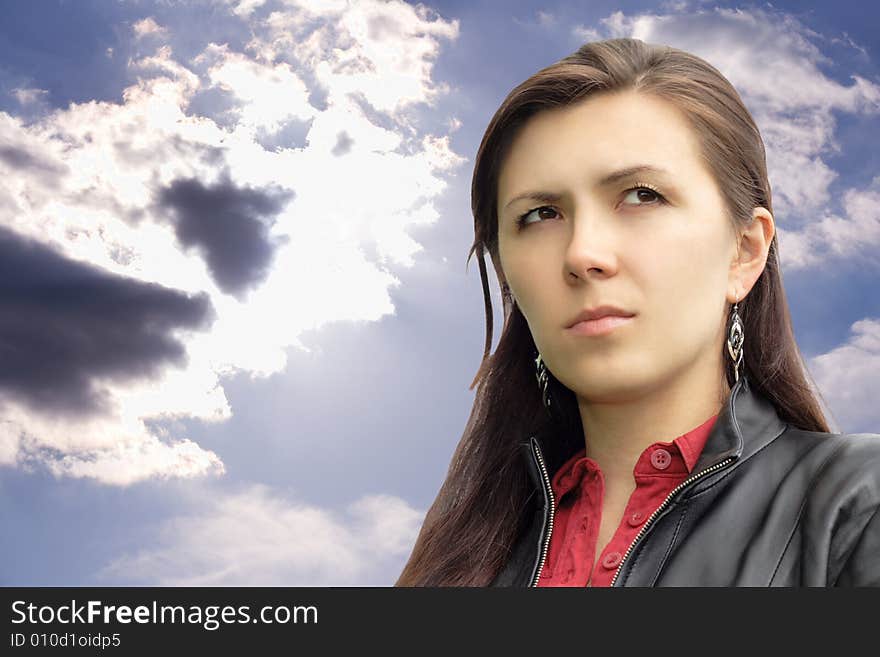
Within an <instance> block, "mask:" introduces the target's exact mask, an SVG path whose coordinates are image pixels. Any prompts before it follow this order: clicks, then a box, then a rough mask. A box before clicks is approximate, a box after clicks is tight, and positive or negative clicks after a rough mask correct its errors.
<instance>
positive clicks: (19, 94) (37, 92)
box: [12, 88, 49, 105]
mask: <svg viewBox="0 0 880 657" xmlns="http://www.w3.org/2000/svg"><path fill="white" fill-rule="evenodd" d="M48 94H49V92H48V90H46V89H23V88H19V89H13V90H12V95H13V96H14V97H15V99H16V100H17V101H18V102H19V103H21V104H22V105H32V104H34V103H38V102H40V101H44V100H45V98H46V96H47V95H48Z"/></svg>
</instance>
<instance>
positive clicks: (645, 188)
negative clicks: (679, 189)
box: [624, 183, 666, 205]
mask: <svg viewBox="0 0 880 657" xmlns="http://www.w3.org/2000/svg"><path fill="white" fill-rule="evenodd" d="M633 192H636V198H639V199H640V200H644V199H642V197H640V196H639V195H638V192H647V193H648V199H647V201H648V202H646V203H634V204H633V203H627V205H651V203H650V200H651V197H654V198H656V199H657V201H658V202H659V203H665V202H666V199H665V198H664V197H663V194H661V193H660V190H659V189H657V188H656V187H654V185H651V184H648V183H639V184H637V185H635V186H633V187H630V188H629V189H627V190H626V196H630V195H631V194H632V193H633ZM624 198H626V197H624Z"/></svg>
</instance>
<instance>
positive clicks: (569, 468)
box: [552, 414, 718, 498]
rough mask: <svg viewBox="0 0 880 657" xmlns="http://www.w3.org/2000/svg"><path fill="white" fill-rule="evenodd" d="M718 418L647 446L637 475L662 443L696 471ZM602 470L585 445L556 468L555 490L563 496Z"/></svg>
mask: <svg viewBox="0 0 880 657" xmlns="http://www.w3.org/2000/svg"><path fill="white" fill-rule="evenodd" d="M717 419H718V415H717V414H715V415H712V417H710V418H709V419H708V420H705V421H704V422H702V423H701V424H700V425H698V426H696V427H694V428H693V429H691V430H690V431H688V432H687V433H684V434H682V435H680V436H678V437H677V438H675V439H674V440H671V441H665V442H661V441H658V442H655V443H653V444H652V445H650V446H648V447H646V448H645V449H644V451H643V452H642V455H641V457H640V458H639V459H638V461H637V463H636V465H635V467H634V468H633V476H635V475H636V474H637V473H638V468H639V464H640V463H643V462H645V461H647V460H649V459H650V454H651V452H653V451H654V450H655V449H656V448H658V447H661V448H664V449H666V450H668V451H669V452H670V453H672V454H673V455H674V457H680V458H681V461H683V462H684V465H685V467H686V468H687V471H688V474H690V473H691V472H693V470H694V466H695V465H696V464H697V459H698V458H699V456H700V454H701V453H702V451H703V446H704V445H705V444H706V439H707V438H708V437H709V433H710V432H711V430H712V427H713V426H714V425H715V421H716V420H717ZM643 470H644V468H643ZM598 472H599V466H598V464H597V463H596V462H595V461H594V460H593V459H591V458H588V457H587V456H586V450H585V449H584V448H583V447H582V448H581V449H580V450H578V451H577V452H575V453H574V454H572V455H571V457H569V459H568V460H567V461H566V462H565V463H563V464H562V466H561V467H560V468H559V469H558V470H557V471H556V474H555V475H553V479H552V485H553V490H554V492H555V493H556V494H557V495H558V496H559V497H560V498H561V497H562V496H563V495H565V494H566V493H567V492H568V491H570V490H571V489H572V488H575V487H576V486H577V485H578V483H579V482H580V480H581V478H582V477H584V476H589V475H594V476H595V475H597V474H598ZM642 474H645V472H642Z"/></svg>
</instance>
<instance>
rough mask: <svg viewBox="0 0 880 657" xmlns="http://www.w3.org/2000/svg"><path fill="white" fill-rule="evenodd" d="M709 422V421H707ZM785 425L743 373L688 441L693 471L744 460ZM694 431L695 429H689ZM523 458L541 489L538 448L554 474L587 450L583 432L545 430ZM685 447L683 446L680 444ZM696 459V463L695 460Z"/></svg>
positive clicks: (524, 446) (530, 441)
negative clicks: (715, 411)
mask: <svg viewBox="0 0 880 657" xmlns="http://www.w3.org/2000/svg"><path fill="white" fill-rule="evenodd" d="M706 423H709V420H707V421H706ZM701 428H702V430H704V431H706V435H705V436H702V440H704V444H703V447H702V449H701V450H699V451H698V450H696V449H694V447H695V446H696V445H697V443H698V441H697V436H698V435H699V434H700V433H701ZM784 428H785V423H784V422H783V420H782V419H781V418H780V417H779V415H778V412H777V410H776V408H775V406H773V404H772V403H771V402H770V400H769V399H768V398H767V397H766V396H765V395H764V394H762V393H760V392H759V391H758V390H755V389H754V388H753V387H752V386H751V385H750V384H749V382H748V379H747V378H746V374H745V373H743V374H741V375H740V378H739V381H737V382H736V383H735V384H734V386H733V388H731V391H730V394H729V395H728V397H727V400H726V402H725V404H724V407H723V408H722V409H721V412H720V413H719V414H718V415H717V416H715V417H714V419H713V420H712V423H711V426H708V427H706V425H705V424H704V425H700V427H696V428H695V429H694V430H693V432H696V434H695V435H694V436H692V437H689V438H688V439H687V440H686V441H683V442H684V443H685V444H686V447H685V452H689V455H688V457H687V459H690V463H689V467H690V469H691V471H700V470H704V469H706V468H708V467H711V466H712V465H715V464H716V463H720V462H721V461H723V460H725V459H727V458H735V459H740V458H742V457H745V456H750V455H751V454H752V453H754V452H756V451H757V450H759V449H760V448H761V447H763V446H764V445H766V444H767V443H768V442H770V441H771V440H773V438H775V437H776V436H777V435H779V433H781V432H782V430H783V429H784ZM689 433H692V432H689ZM519 445H520V450H521V452H520V453H521V455H522V458H524V459H525V461H526V466H527V470H528V473H529V476H530V478H531V479H532V482H533V484H534V485H535V486H537V487H539V488H541V487H542V486H543V484H542V481H541V473H540V471H539V469H538V466H537V456H536V450H537V449H540V452H541V456H542V458H543V459H544V462H545V466H546V469H547V472H548V473H550V474H551V476H552V473H555V472H557V471H558V469H559V468H560V467H561V466H562V465H563V464H564V463H565V462H566V461H568V460H569V458H571V456H572V455H573V454H575V453H576V452H577V451H578V450H583V446H584V439H583V431H582V430H580V431H576V432H575V431H563V432H559V431H550V432H549V433H548V431H543V432H539V433H537V434H533V435H531V436H529V438H527V439H526V440H523V441H521V442H520V443H519ZM679 447H681V445H679ZM693 458H696V462H695V463H694V462H693Z"/></svg>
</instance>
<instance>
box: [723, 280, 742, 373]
mask: <svg viewBox="0 0 880 657" xmlns="http://www.w3.org/2000/svg"><path fill="white" fill-rule="evenodd" d="M738 310H739V295H738V294H737V295H736V302H734V304H733V310H732V311H731V313H730V322H729V324H728V329H727V352H728V353H729V354H730V357H731V358H732V359H733V376H734V379H735V380H736V381H739V369H740V365H741V364H742V362H743V354H744V352H745V348H744V346H743V343H744V342H745V330H744V328H743V323H742V319H740V316H739V312H738Z"/></svg>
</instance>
